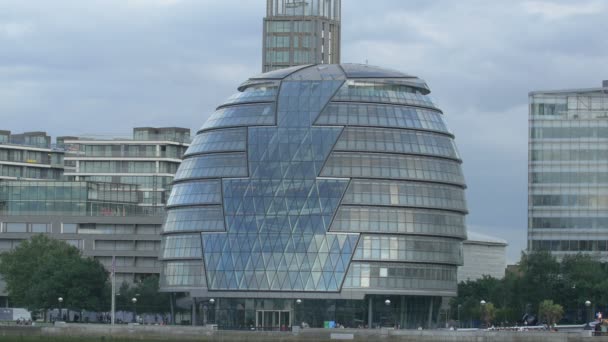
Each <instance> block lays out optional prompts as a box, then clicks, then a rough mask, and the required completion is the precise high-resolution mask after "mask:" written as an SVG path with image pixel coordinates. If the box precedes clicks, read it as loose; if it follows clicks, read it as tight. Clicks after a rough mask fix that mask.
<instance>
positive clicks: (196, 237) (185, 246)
mask: <svg viewBox="0 0 608 342" xmlns="http://www.w3.org/2000/svg"><path fill="white" fill-rule="evenodd" d="M202 248H203V247H202V245H201V235H200V234H187V235H169V236H163V238H162V242H161V250H162V255H161V257H162V258H164V259H171V258H189V259H197V258H198V259H200V258H202V256H203V249H202Z"/></svg>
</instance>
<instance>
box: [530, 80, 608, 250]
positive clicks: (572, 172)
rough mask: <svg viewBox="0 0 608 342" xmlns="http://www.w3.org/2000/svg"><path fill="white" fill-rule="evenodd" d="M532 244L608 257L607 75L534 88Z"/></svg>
mask: <svg viewBox="0 0 608 342" xmlns="http://www.w3.org/2000/svg"><path fill="white" fill-rule="evenodd" d="M529 129H530V131H529V134H530V135H529V136H530V143H529V154H528V158H529V159H528V172H529V175H528V249H529V250H532V251H534V250H549V251H551V252H552V253H553V254H555V255H556V256H557V257H562V256H564V255H568V254H576V253H579V252H582V253H586V254H592V255H596V256H598V257H600V258H601V259H603V260H604V261H606V260H608V81H604V82H603V84H602V87H598V88H590V89H571V90H558V91H535V92H531V93H530V128H529Z"/></svg>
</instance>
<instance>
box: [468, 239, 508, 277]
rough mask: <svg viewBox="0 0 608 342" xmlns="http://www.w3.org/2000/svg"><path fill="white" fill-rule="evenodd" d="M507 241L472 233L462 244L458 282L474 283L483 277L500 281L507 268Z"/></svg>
mask: <svg viewBox="0 0 608 342" xmlns="http://www.w3.org/2000/svg"><path fill="white" fill-rule="evenodd" d="M507 245H508V243H507V241H505V240H503V239H499V238H496V237H493V236H488V235H484V234H480V233H476V232H472V231H470V230H469V231H468V232H467V239H466V241H464V242H463V243H462V254H463V256H464V257H463V265H462V266H460V267H458V282H459V283H460V282H461V281H467V280H471V281H475V280H477V279H481V278H483V277H484V276H490V277H493V278H496V279H502V278H503V277H504V276H505V270H506V268H507Z"/></svg>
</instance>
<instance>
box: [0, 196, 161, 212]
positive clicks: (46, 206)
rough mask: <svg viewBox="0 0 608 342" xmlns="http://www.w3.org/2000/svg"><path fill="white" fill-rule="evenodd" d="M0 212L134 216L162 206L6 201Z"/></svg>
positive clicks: (89, 202)
mask: <svg viewBox="0 0 608 342" xmlns="http://www.w3.org/2000/svg"><path fill="white" fill-rule="evenodd" d="M0 212H2V213H6V214H7V215H51V216H131V215H133V216H135V215H159V214H161V213H162V208H156V209H155V210H150V211H148V209H147V208H145V207H141V206H139V205H137V204H136V203H127V204H125V203H114V202H95V201H73V200H70V201H51V200H48V201H44V200H36V201H8V202H6V206H4V207H1V208H0Z"/></svg>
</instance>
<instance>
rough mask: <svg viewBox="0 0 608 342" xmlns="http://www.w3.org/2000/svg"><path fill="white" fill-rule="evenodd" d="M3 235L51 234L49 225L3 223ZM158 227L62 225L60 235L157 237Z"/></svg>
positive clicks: (93, 224)
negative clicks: (134, 235)
mask: <svg viewBox="0 0 608 342" xmlns="http://www.w3.org/2000/svg"><path fill="white" fill-rule="evenodd" d="M0 229H1V232H3V233H52V224H51V223H23V222H4V223H3V224H2V225H1V226H0ZM159 232H160V226H159V225H145V224H142V225H137V226H136V225H132V224H100V223H80V224H77V223H62V224H61V233H62V234H104V235H128V234H137V235H157V234H158V233H159Z"/></svg>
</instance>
